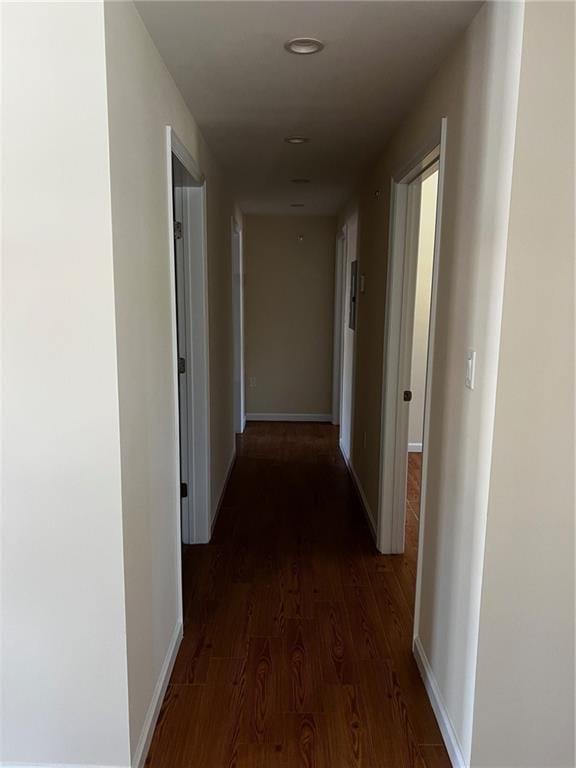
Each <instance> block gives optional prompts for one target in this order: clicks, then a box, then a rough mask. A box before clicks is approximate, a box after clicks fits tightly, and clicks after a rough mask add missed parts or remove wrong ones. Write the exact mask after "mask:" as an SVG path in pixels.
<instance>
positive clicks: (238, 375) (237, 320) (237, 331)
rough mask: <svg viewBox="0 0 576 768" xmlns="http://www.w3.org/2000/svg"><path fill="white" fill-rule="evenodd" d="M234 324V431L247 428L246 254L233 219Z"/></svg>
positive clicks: (238, 227) (241, 430)
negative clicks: (245, 377) (245, 388)
mask: <svg viewBox="0 0 576 768" xmlns="http://www.w3.org/2000/svg"><path fill="white" fill-rule="evenodd" d="M232 322H233V324H234V431H235V432H236V434H237V435H240V434H242V432H244V429H245V427H246V405H245V390H244V387H245V380H244V253H243V239H242V227H241V226H240V224H239V222H238V221H237V219H236V217H235V216H233V217H232Z"/></svg>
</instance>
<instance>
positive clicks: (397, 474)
mask: <svg viewBox="0 0 576 768" xmlns="http://www.w3.org/2000/svg"><path fill="white" fill-rule="evenodd" d="M441 166H442V153H441V146H440V144H439V145H438V146H437V147H435V148H434V149H433V150H432V151H430V152H428V153H426V154H425V155H424V156H423V157H422V159H421V160H420V161H419V162H417V163H415V164H414V166H413V167H412V168H411V169H410V171H409V172H408V173H406V174H404V175H403V176H402V177H401V178H400V179H399V180H398V181H396V180H393V182H392V220H391V232H390V259H389V264H388V285H387V301H386V332H385V349H384V379H383V381H384V386H383V403H382V446H381V496H380V510H379V526H378V548H379V549H380V551H381V552H384V553H388V554H401V553H403V552H404V551H405V547H406V546H409V547H410V548H411V549H412V550H413V553H414V555H416V552H417V551H418V556H419V554H420V553H419V549H420V547H421V545H422V542H421V541H419V539H420V530H421V528H422V526H421V523H420V519H421V516H422V509H423V498H422V497H423V489H425V483H426V457H427V454H426V440H427V433H428V423H429V413H428V410H429V403H430V399H429V397H428V393H429V390H430V381H431V371H432V364H433V344H432V340H433V335H434V334H433V330H434V316H435V294H436V283H437V271H438V250H439V222H440V206H441V188H442V183H441V179H442V167H441ZM419 545H420V546H419Z"/></svg>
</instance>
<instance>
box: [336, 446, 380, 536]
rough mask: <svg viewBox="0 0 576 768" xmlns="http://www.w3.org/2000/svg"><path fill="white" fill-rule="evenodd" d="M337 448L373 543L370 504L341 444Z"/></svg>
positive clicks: (373, 532) (374, 528)
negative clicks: (366, 521)
mask: <svg viewBox="0 0 576 768" xmlns="http://www.w3.org/2000/svg"><path fill="white" fill-rule="evenodd" d="M339 447H340V453H341V454H342V458H343V459H344V461H345V462H346V466H347V467H348V472H350V477H351V478H352V481H353V483H354V485H355V486H356V490H357V492H358V495H359V496H360V500H361V501H362V507H363V509H364V514H365V515H366V520H368V525H369V526H370V530H371V531H372V536H373V537H374V541H376V520H375V518H374V514H373V512H372V509H371V508H370V504H368V499H367V498H366V494H365V493H364V489H363V488H362V485H361V483H360V480H359V479H358V475H357V474H356V470H355V469H354V467H353V466H352V462H350V461H349V460H348V457H347V456H346V454H345V453H344V450H343V448H342V442H340V443H339Z"/></svg>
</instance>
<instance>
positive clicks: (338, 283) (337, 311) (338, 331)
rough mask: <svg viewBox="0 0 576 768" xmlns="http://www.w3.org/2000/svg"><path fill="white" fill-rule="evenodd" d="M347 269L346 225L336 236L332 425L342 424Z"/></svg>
mask: <svg viewBox="0 0 576 768" xmlns="http://www.w3.org/2000/svg"><path fill="white" fill-rule="evenodd" d="M345 267H346V225H344V226H343V227H341V228H340V229H339V230H338V232H337V234H336V254H335V265H334V342H333V343H334V352H333V365H332V424H335V425H338V424H340V401H341V397H342V336H343V330H344V329H343V322H342V320H343V314H344V305H343V297H344V286H345V281H344V273H345Z"/></svg>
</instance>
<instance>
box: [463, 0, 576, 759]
mask: <svg viewBox="0 0 576 768" xmlns="http://www.w3.org/2000/svg"><path fill="white" fill-rule="evenodd" d="M574 53H575V51H574V5H573V4H572V3H549V2H543V3H527V5H526V25H525V29H524V46H523V52H522V70H521V80H520V100H519V111H518V132H517V137H516V152H515V158H514V176H513V181H512V202H511V212H510V231H509V237H508V257H507V263H506V281H505V289H504V311H503V319H502V340H501V347H500V366H499V370H498V390H497V401H496V421H495V427H494V452H493V457H492V469H491V476H490V497H489V507H488V528H487V536H486V552H485V559H484V579H483V588H482V607H481V613H480V641H479V650H478V669H477V672H476V679H477V683H476V703H475V718H474V738H473V750H472V755H473V759H472V765H473V766H475V768H501V766H506V767H507V768H528V767H529V766H546V767H547V768H560V767H561V766H562V768H565V767H566V766H573V765H574V764H575V754H574V202H575V201H574Z"/></svg>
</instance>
